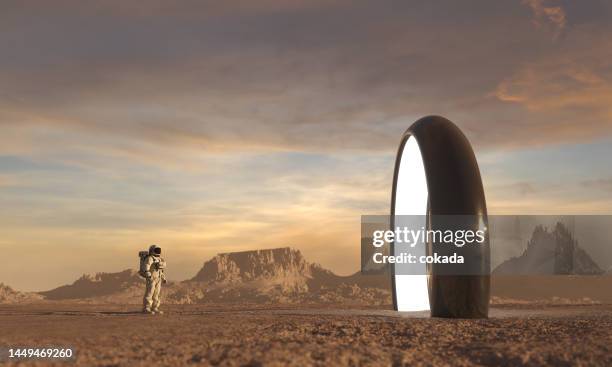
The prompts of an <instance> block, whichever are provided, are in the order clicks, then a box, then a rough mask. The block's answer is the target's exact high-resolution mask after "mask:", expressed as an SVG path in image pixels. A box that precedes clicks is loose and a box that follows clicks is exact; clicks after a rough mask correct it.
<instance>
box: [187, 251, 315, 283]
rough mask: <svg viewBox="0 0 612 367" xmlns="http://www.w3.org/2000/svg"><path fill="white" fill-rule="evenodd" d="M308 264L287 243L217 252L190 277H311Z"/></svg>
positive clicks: (207, 279)
mask: <svg viewBox="0 0 612 367" xmlns="http://www.w3.org/2000/svg"><path fill="white" fill-rule="evenodd" d="M311 267H312V265H311V264H309V263H308V262H307V261H306V260H305V259H304V257H303V256H302V254H301V252H300V251H299V250H295V249H291V248H289V247H282V248H275V249H266V250H254V251H241V252H231V253H223V254H218V255H217V256H215V257H213V258H212V259H211V260H209V261H206V262H205V263H204V266H203V267H202V269H200V271H199V272H198V273H197V274H196V276H195V277H193V278H192V279H191V280H192V281H204V282H226V281H230V282H231V281H252V280H258V279H262V280H264V279H274V278H291V277H310V276H311Z"/></svg>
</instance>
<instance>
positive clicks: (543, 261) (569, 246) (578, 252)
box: [493, 223, 603, 275]
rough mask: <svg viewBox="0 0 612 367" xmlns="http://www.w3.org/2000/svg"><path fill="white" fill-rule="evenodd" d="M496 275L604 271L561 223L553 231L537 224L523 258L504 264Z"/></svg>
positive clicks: (497, 270) (587, 273) (582, 273)
mask: <svg viewBox="0 0 612 367" xmlns="http://www.w3.org/2000/svg"><path fill="white" fill-rule="evenodd" d="M493 274H494V275H520V274H524V275H601V274H603V271H602V270H601V268H600V267H599V266H598V265H597V263H595V261H593V259H591V257H590V256H589V255H588V254H587V253H586V251H584V249H582V248H581V247H580V246H579V245H578V242H577V241H576V240H575V239H574V237H573V236H572V234H571V233H570V232H569V231H568V229H567V228H566V227H565V226H564V225H563V224H562V223H557V224H556V226H555V228H554V229H553V230H552V231H549V230H548V229H547V228H545V227H542V226H537V227H536V228H535V229H534V231H533V234H532V235H531V239H530V240H529V242H528V243H527V248H526V249H525V251H524V252H523V254H522V255H521V256H519V257H513V258H511V259H509V260H506V261H505V262H503V263H502V264H500V265H499V266H498V267H497V268H496V269H495V270H494V271H493Z"/></svg>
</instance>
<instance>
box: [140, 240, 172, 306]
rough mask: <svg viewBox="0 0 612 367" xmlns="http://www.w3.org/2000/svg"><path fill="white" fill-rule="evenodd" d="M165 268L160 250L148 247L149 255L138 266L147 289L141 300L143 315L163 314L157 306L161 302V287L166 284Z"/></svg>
mask: <svg viewBox="0 0 612 367" xmlns="http://www.w3.org/2000/svg"><path fill="white" fill-rule="evenodd" d="M165 268H166V261H164V259H163V258H162V257H161V248H160V247H158V246H156V245H153V246H151V247H149V254H148V255H147V256H146V257H145V258H144V259H143V261H142V262H141V265H140V274H142V275H143V276H144V277H145V278H146V280H147V288H146V291H145V294H144V297H143V300H142V303H143V312H144V313H149V314H156V313H157V314H162V313H163V312H162V311H160V310H159V304H160V301H161V299H160V295H161V285H162V283H166V277H165V275H164V269H165Z"/></svg>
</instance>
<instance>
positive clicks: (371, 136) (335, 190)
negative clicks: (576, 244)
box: [0, 0, 612, 290]
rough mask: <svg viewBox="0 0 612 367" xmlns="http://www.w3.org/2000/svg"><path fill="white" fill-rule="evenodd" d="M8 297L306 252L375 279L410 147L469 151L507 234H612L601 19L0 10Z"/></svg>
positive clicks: (611, 24) (294, 3)
mask: <svg viewBox="0 0 612 367" xmlns="http://www.w3.org/2000/svg"><path fill="white" fill-rule="evenodd" d="M0 50H2V51H1V52H0V234H1V236H0V250H1V251H2V254H3V256H4V261H3V266H2V267H0V282H4V283H6V284H8V285H10V286H12V287H14V288H16V289H19V290H45V289H49V288H52V287H55V286H59V285H61V284H66V283H71V282H72V281H74V280H75V279H76V278H77V277H79V276H80V275H81V274H83V273H95V272H101V271H105V272H111V271H120V270H123V269H126V268H134V267H136V264H137V261H138V259H137V252H138V251H139V250H141V249H146V248H148V246H149V245H150V244H151V243H156V244H159V245H160V246H161V247H162V248H163V249H164V251H165V253H166V259H167V260H168V262H169V269H168V275H169V277H170V278H171V279H176V280H182V279H186V278H189V277H191V276H193V275H194V274H195V273H196V272H197V270H198V269H199V268H200V267H201V266H202V263H203V262H204V261H205V260H207V259H208V258H210V257H212V256H214V255H215V254H217V253H220V252H229V251H240V250H250V249H258V248H274V247H280V246H291V247H294V248H297V249H300V250H301V251H302V253H303V254H304V255H305V257H306V258H307V259H308V260H310V261H314V262H318V263H320V264H322V265H323V266H325V267H327V268H330V269H332V270H333V271H335V272H337V273H339V274H350V273H352V272H355V271H357V270H358V268H359V256H360V254H359V241H360V239H359V236H360V231H359V225H360V216H361V215H366V214H386V213H388V211H389V203H390V196H391V195H390V189H391V181H392V170H393V164H394V160H395V153H396V149H397V146H398V144H399V139H400V137H401V134H402V133H403V132H404V131H405V130H406V128H408V126H410V124H411V123H412V122H414V121H415V120H417V119H418V118H420V117H422V116H425V115H431V114H436V115H442V116H445V117H447V118H448V119H450V120H452V121H453V122H455V123H456V124H457V125H458V126H459V127H460V128H461V129H462V130H463V132H464V133H465V134H466V136H467V137H468V139H469V140H470V141H471V143H472V145H473V147H474V150H475V153H476V156H477V159H478V162H479V165H480V169H481V173H482V176H483V183H484V186H485V193H486V196H487V203H488V208H489V213H491V214H612V198H611V194H612V165H610V163H609V157H612V4H610V2H606V1H580V2H575V1H553V0H550V1H544V0H523V1H521V0H514V1H495V2H493V1H486V0H481V1H471V0H470V1H461V2H458V1H454V0H446V1H437V0H436V1H403V0H402V1H399V0H398V1H388V0H377V1H344V0H337V1H321V0H283V1H281V0H262V1H244V0H243V1H233V0H225V1H206V0H205V1H173V2H168V1H132V0H122V1H116V0H109V1H104V2H84V1H77V0H59V1H54V2H53V3H51V2H46V1H29V0H19V1H17V0H15V1H12V0H7V1H3V2H2V3H0Z"/></svg>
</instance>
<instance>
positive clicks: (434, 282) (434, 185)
mask: <svg viewBox="0 0 612 367" xmlns="http://www.w3.org/2000/svg"><path fill="white" fill-rule="evenodd" d="M411 136H412V137H414V138H415V139H416V140H417V142H418V144H419V148H420V150H421V156H422V159H423V164H424V167H425V176H426V180H427V188H428V192H429V200H428V206H429V208H428V213H427V214H428V227H429V228H432V226H433V227H436V223H432V221H435V220H436V219H435V218H436V215H466V216H473V217H474V218H482V220H483V221H484V226H485V227H486V226H487V207H486V202H485V195H484V189H483V186H482V179H481V177H480V170H479V169H478V163H477V162H476V157H475V155H474V152H473V150H472V147H471V145H470V143H469V141H468V140H467V138H466V137H465V135H464V134H463V133H462V132H461V130H459V128H458V127H457V126H456V125H455V124H453V123H452V122H450V121H449V120H447V119H445V118H443V117H440V116H427V117H424V118H422V119H420V120H418V121H416V122H415V123H414V124H413V125H412V126H410V128H408V130H407V131H406V132H405V133H404V135H403V136H402V140H401V143H400V147H399V150H398V153H397V158H396V162H395V171H394V179H393V190H392V198H391V228H394V223H393V218H394V215H395V196H396V189H397V187H396V183H397V178H398V171H399V167H400V159H401V156H402V152H403V149H404V145H405V143H406V141H407V140H408V138H409V137H411ZM471 225H472V227H473V229H474V230H476V229H478V227H479V225H482V223H480V224H479V223H478V221H476V220H474V221H473V223H472V224H471ZM485 244H486V246H480V247H477V250H476V251H479V253H478V254H475V255H476V256H477V257H478V258H479V262H480V263H479V264H478V266H480V267H481V272H480V274H481V275H441V273H443V271H442V268H441V267H442V266H445V264H434V265H432V266H429V267H428V285H429V303H430V308H431V316H433V317H456V318H486V317H488V312H489V294H490V278H489V273H490V248H489V238H488V232H487V235H486V243H485ZM427 252H428V254H431V245H429V246H428V249H427ZM391 253H394V252H393V249H391ZM394 274H395V269H394V268H393V267H392V271H391V278H392V290H393V304H394V307H395V309H397V298H396V294H395V292H396V289H395V276H394Z"/></svg>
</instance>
